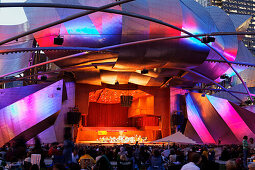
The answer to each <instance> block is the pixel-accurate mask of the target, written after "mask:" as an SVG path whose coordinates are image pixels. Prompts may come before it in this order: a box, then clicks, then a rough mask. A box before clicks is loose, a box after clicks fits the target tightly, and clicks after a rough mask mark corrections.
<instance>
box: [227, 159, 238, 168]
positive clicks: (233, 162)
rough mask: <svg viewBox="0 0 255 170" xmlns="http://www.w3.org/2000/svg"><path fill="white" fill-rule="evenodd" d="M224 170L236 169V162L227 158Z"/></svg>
mask: <svg viewBox="0 0 255 170" xmlns="http://www.w3.org/2000/svg"><path fill="white" fill-rule="evenodd" d="M226 170H238V168H237V165H236V162H235V161H233V160H228V161H227V162H226Z"/></svg>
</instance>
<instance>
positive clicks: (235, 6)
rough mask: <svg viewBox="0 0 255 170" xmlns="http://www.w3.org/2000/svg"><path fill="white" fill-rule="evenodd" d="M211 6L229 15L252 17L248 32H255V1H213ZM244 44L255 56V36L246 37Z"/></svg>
mask: <svg viewBox="0 0 255 170" xmlns="http://www.w3.org/2000/svg"><path fill="white" fill-rule="evenodd" d="M211 4H212V5H214V6H218V7H220V8H222V9H223V10H224V11H225V12H227V13H229V14H241V15H250V16H252V19H251V23H250V25H249V28H248V30H247V31H249V32H254V31H255V0H211ZM243 42H244V44H245V46H246V47H248V49H249V50H251V52H252V53H253V55H255V35H245V37H244V39H243Z"/></svg>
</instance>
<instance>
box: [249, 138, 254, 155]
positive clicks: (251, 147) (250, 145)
mask: <svg viewBox="0 0 255 170" xmlns="http://www.w3.org/2000/svg"><path fill="white" fill-rule="evenodd" d="M249 142H250V143H249V149H250V154H254V153H255V152H254V149H255V143H254V140H253V138H250V139H249Z"/></svg>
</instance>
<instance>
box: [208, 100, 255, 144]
mask: <svg viewBox="0 0 255 170" xmlns="http://www.w3.org/2000/svg"><path fill="white" fill-rule="evenodd" d="M206 97H207V98H208V100H209V101H210V102H211V104H212V105H213V107H214V108H215V109H216V110H217V112H218V114H219V115H220V116H221V118H222V119H223V120H224V121H225V122H226V124H227V125H228V127H229V128H230V129H231V131H232V132H233V133H234V135H235V136H236V138H237V139H238V140H239V141H242V139H243V136H245V135H246V136H249V137H254V136H255V135H254V133H253V132H252V131H251V130H250V128H249V127H248V126H247V125H246V123H245V122H244V120H243V119H242V118H241V117H240V115H239V114H238V113H237V112H236V110H235V109H234V108H233V106H232V105H231V104H230V103H229V102H228V101H227V100H225V99H221V98H218V97H213V96H209V95H207V96H206Z"/></svg>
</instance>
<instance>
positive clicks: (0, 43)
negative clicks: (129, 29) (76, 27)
mask: <svg viewBox="0 0 255 170" xmlns="http://www.w3.org/2000/svg"><path fill="white" fill-rule="evenodd" d="M127 1H128V0H127ZM130 1H131V0H130ZM123 3H125V2H123ZM8 4H10V5H13V6H12V7H14V5H15V4H16V6H15V7H23V6H22V5H24V4H28V3H8ZM17 4H19V6H17ZM31 4H32V3H31ZM36 4H37V3H33V5H31V6H30V7H43V5H42V4H43V3H40V4H41V6H36ZM55 5H56V6H57V4H55ZM62 5H63V4H62ZM69 6H71V5H69ZM78 6H79V5H76V6H75V8H76V9H78ZM2 7H7V3H6V4H5V6H2ZM9 7H11V6H9ZM24 7H25V5H24ZM26 7H29V6H28V5H27V6H26ZM46 7H49V4H48V6H46ZM73 7H74V6H73ZM81 7H83V8H81ZM60 8H63V6H62V7H60ZM65 8H67V7H65ZM85 8H86V10H93V11H94V12H97V11H102V12H110V13H115V14H121V15H126V16H130V17H135V18H139V19H143V20H147V21H151V22H155V23H158V24H161V25H165V26H167V27H170V28H173V29H175V30H178V31H181V32H183V33H185V34H187V35H190V36H191V37H194V38H196V39H197V40H199V41H200V42H201V43H202V40H201V39H200V38H199V37H197V36H195V35H193V34H192V33H190V32H188V31H186V30H184V29H181V28H178V27H176V26H174V25H171V24H168V23H165V22H163V21H161V20H158V19H155V18H151V17H148V16H144V15H139V14H134V13H129V12H125V11H119V10H112V9H111V10H110V9H107V10H104V9H102V7H99V8H101V9H99V8H98V7H89V8H90V9H88V7H86V6H80V9H85ZM93 8H94V9H93ZM109 10H110V11H109ZM89 12H91V11H89ZM89 12H88V13H89ZM59 21H60V20H59ZM63 22H65V21H63ZM58 24H60V22H56V24H55V25H58ZM47 25H48V27H46V26H47ZM47 25H45V26H42V27H38V28H36V29H33V30H31V31H27V32H25V33H22V34H19V35H17V36H14V37H11V38H9V39H6V40H3V41H1V42H0V45H3V44H5V43H8V42H10V41H13V40H16V39H18V38H21V37H23V36H26V35H29V34H32V33H34V32H38V31H41V30H43V29H46V28H49V27H52V26H54V24H53V23H51V25H50V24H47ZM49 25H50V26H49ZM40 28H42V29H40ZM33 31H34V32H33ZM205 45H206V46H207V47H209V48H210V49H212V50H213V51H214V52H216V53H217V54H218V55H220V57H221V58H222V59H223V60H224V61H226V63H227V64H228V65H229V66H230V67H231V69H232V70H233V71H234V72H235V73H236V75H237V76H238V78H239V79H240V80H241V82H242V84H243V86H244V88H245V89H246V91H247V94H248V95H249V97H250V99H251V101H253V98H252V96H251V93H250V91H249V89H248V87H247V85H246V84H245V82H244V81H243V79H242V77H241V76H240V74H239V73H238V72H237V71H236V70H235V68H234V67H233V66H232V64H231V63H230V62H229V61H228V60H227V58H226V57H225V56H224V55H222V54H221V53H220V52H219V51H218V50H216V49H215V48H213V47H212V46H211V45H209V44H206V43H205Z"/></svg>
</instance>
